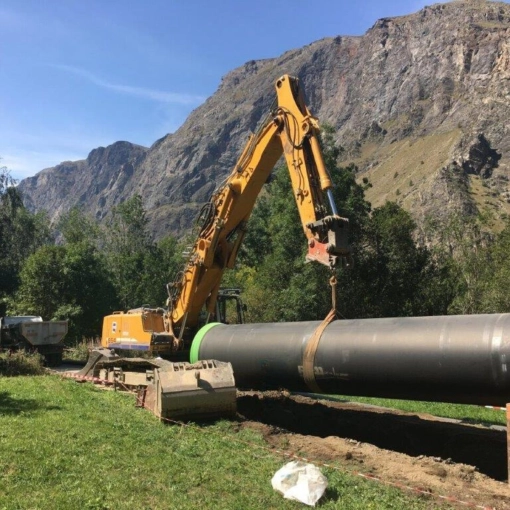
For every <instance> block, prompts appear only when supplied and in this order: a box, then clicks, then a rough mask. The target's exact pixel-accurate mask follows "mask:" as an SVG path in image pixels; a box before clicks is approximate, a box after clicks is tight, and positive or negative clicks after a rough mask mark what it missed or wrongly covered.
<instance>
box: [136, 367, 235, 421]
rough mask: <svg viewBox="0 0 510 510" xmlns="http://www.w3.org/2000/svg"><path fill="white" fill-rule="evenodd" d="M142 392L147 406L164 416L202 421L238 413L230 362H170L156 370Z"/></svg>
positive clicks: (144, 403) (163, 417)
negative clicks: (150, 381)
mask: <svg viewBox="0 0 510 510" xmlns="http://www.w3.org/2000/svg"><path fill="white" fill-rule="evenodd" d="M143 391H144V394H142V395H141V398H142V399H143V405H144V407H147V408H149V409H150V410H152V412H154V414H155V415H156V416H158V417H159V418H161V419H170V420H203V419H212V418H219V417H230V416H232V415H234V414H235V412H236V386H235V380H234V372H233V370H232V365H231V364H230V363H224V362H221V361H216V360H203V361H199V362H197V363H193V364H190V363H169V364H168V365H166V366H164V367H161V368H158V369H155V370H154V380H153V381H152V383H151V384H149V385H148V386H147V388H146V389H145V390H143Z"/></svg>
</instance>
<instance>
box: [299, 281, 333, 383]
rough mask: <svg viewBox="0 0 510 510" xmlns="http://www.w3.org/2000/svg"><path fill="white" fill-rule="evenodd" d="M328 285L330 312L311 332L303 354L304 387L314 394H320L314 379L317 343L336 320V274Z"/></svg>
mask: <svg viewBox="0 0 510 510" xmlns="http://www.w3.org/2000/svg"><path fill="white" fill-rule="evenodd" d="M329 284H330V285H331V310H330V311H329V313H328V315H327V316H326V318H325V319H324V320H323V321H322V322H321V323H320V324H319V326H318V327H317V329H316V330H315V331H314V332H313V334H312V336H311V337H310V339H309V340H308V342H307V343H306V347H305V352H304V354H303V379H304V381H305V383H306V386H307V387H308V389H309V390H310V391H313V392H314V393H322V390H321V389H320V387H319V385H318V384H317V381H316V379H315V354H316V352H317V348H318V347H319V342H320V339H321V336H322V333H323V332H324V330H325V329H326V327H327V326H328V324H330V323H331V322H333V321H334V320H335V319H336V314H337V313H336V284H337V279H336V274H333V276H332V277H331V278H330V279H329Z"/></svg>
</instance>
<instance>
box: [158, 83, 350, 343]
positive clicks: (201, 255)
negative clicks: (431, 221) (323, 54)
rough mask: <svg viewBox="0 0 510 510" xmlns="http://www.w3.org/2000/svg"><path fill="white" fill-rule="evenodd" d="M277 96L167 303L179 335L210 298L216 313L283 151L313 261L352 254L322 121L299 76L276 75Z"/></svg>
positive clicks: (217, 198) (216, 199)
mask: <svg viewBox="0 0 510 510" xmlns="http://www.w3.org/2000/svg"><path fill="white" fill-rule="evenodd" d="M276 95H277V101H276V108H275V109H274V110H273V111H272V112H271V115H270V117H269V119H268V120H267V121H266V122H265V123H264V124H263V125H262V127H261V128H260V129H259V131H258V132H257V133H256V134H254V135H252V136H251V137H250V139H249V141H248V143H247V145H246V147H245V148H244V150H243V153H242V154H241V157H240V158H239V160H238V162H237V164H236V166H235V168H234V169H233V171H232V173H231V174H230V175H229V177H227V179H226V180H225V182H224V183H223V184H222V185H221V186H220V187H219V189H218V190H217V191H216V192H215V193H214V195H213V196H212V199H211V201H210V202H209V203H208V204H206V206H205V207H204V209H203V213H204V214H203V216H204V217H203V225H202V227H201V231H200V233H199V235H198V238H197V240H196V242H195V244H194V246H193V248H192V251H191V256H190V258H189V261H188V263H187V266H186V268H185V270H184V272H183V273H182V278H180V280H179V281H178V282H177V283H176V284H174V285H173V291H172V292H171V297H170V300H169V301H170V303H169V305H170V306H169V317H168V320H169V329H170V331H171V332H172V333H173V334H174V335H175V334H176V333H177V332H178V333H179V334H178V335H176V336H178V337H179V339H180V338H182V336H183V332H184V328H185V327H191V328H193V327H194V326H196V325H197V323H198V318H199V314H200V311H201V309H202V307H203V305H204V303H207V309H208V312H209V313H213V312H214V306H215V302H216V297H217V294H218V290H219V286H220V282H221V278H222V275H223V272H224V270H225V269H226V268H233V267H234V264H235V260H236V257H237V254H238V251H239V248H240V246H241V243H242V241H243V238H244V235H245V232H246V225H247V222H248V219H249V217H250V215H251V213H252V211H253V208H254V205H255V201H256V199H257V197H258V195H259V193H260V191H261V189H262V186H263V185H264V183H265V182H266V181H267V180H268V177H269V175H270V173H271V171H272V169H273V168H274V166H275V164H276V163H277V161H278V159H279V158H280V157H281V155H282V154H283V155H284V156H285V160H286V162H287V166H288V169H289V173H290V178H291V183H292V188H293V192H294V198H295V200H296V204H297V207H298V210H299V214H300V218H301V223H302V226H303V230H304V233H305V236H306V238H307V239H308V246H309V251H308V255H307V260H314V261H318V262H320V263H322V264H325V265H327V266H330V267H334V266H335V265H336V264H337V260H338V257H339V256H340V257H343V256H347V255H348V254H349V248H348V244H347V227H348V221H347V220H346V219H344V218H340V217H339V216H338V212H337V210H336V206H335V204H334V200H333V195H332V187H333V184H332V182H331V179H330V177H329V175H328V172H327V170H326V168H325V165H324V161H323V157H322V153H321V149H320V146H319V140H318V136H319V125H318V122H317V119H315V118H314V117H313V116H312V115H311V113H310V112H309V110H308V108H307V106H306V104H305V100H304V94H303V91H302V89H301V87H300V85H299V81H298V79H297V78H294V77H292V76H288V75H284V76H282V77H281V78H280V79H278V80H277V81H276ZM325 197H326V199H327V201H328V202H329V207H330V209H331V213H332V214H328V208H327V206H326V203H325Z"/></svg>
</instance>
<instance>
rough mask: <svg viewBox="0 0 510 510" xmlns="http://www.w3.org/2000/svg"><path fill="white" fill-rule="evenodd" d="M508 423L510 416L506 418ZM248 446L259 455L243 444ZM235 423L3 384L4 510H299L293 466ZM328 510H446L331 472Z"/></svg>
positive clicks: (74, 390)
mask: <svg viewBox="0 0 510 510" xmlns="http://www.w3.org/2000/svg"><path fill="white" fill-rule="evenodd" d="M502 414H503V413H502ZM238 439H240V440H243V441H249V442H251V443H253V445H251V446H250V445H247V444H245V443H242V442H239V441H237V440H238ZM263 444H264V442H263V439H262V437H261V436H259V435H257V434H256V433H255V432H252V431H249V430H241V431H240V432H236V427H235V426H234V424H232V423H231V422H229V421H219V422H216V423H214V424H210V425H206V426H204V427H202V428H197V427H182V426H175V425H174V426H170V425H164V424H161V423H160V422H159V421H158V420H157V419H155V418H154V417H153V416H152V415H151V414H150V413H148V412H147V411H144V410H142V409H137V408H135V407H134V397H133V396H131V395H127V394H122V393H116V392H112V391H103V390H100V389H98V388H96V387H94V386H92V385H90V384H78V383H76V382H75V381H70V380H62V379H60V378H59V377H57V376H20V377H1V376H0V464H1V469H0V509H5V510H15V509H23V510H28V509H51V510H58V509H73V510H74V509H96V510H102V509H112V510H113V509H124V508H126V509H147V510H148V509H151V510H153V509H187V508H190V509H191V508H192V509H194V510H196V509H197V508H198V509H205V508H211V509H239V510H244V509H249V508H253V509H280V508H281V509H286V508H289V509H292V508H296V509H297V508H304V505H302V504H300V503H296V502H290V501H287V500H284V499H283V497H282V496H281V495H280V494H278V493H276V492H275V491H273V489H272V488H271V483H270V481H271V477H272V476H273V474H274V473H275V471H276V470H277V469H279V468H280V467H281V466H282V465H283V464H284V463H286V462H287V461H288V459H285V458H283V457H280V456H278V455H277V454H276V453H272V452H270V451H267V450H264V449H262V448H258V447H257V446H256V445H261V446H262V445H263ZM323 472H324V474H325V475H326V476H327V478H328V480H329V489H328V491H327V493H326V495H325V496H324V497H323V499H322V500H321V502H320V503H319V504H320V508H321V509H332V508H341V509H377V510H379V509H390V508H391V509H406V510H408V509H422V508H438V507H439V506H440V504H439V502H438V501H437V500H435V499H432V500H428V499H424V498H420V497H418V496H413V495H410V494H406V493H403V492H401V491H399V490H397V489H392V488H388V487H385V486H381V485H380V484H376V483H373V482H370V481H365V480H363V479H362V478H360V477H356V476H353V475H348V474H345V473H343V472H341V471H339V470H334V469H323Z"/></svg>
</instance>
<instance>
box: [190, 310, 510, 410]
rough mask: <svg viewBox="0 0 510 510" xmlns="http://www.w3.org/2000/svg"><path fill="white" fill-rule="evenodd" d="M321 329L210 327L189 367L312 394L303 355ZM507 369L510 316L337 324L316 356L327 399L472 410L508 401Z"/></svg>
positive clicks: (255, 385)
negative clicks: (220, 369) (229, 371)
mask: <svg viewBox="0 0 510 510" xmlns="http://www.w3.org/2000/svg"><path fill="white" fill-rule="evenodd" d="M319 324H320V322H294V323H272V324H241V325H225V324H208V325H207V326H205V327H204V328H202V329H201V330H200V331H199V333H198V334H197V335H196V337H195V339H194V341H193V345H192V351H191V361H192V362H194V361H197V360H199V359H217V360H220V361H229V362H230V363H232V366H233V368H234V376H235V379H236V384H237V385H238V387H240V388H251V389H277V388H286V389H288V390H294V391H307V390H308V391H309V390H310V386H308V385H307V384H306V383H305V381H304V378H303V354H304V352H305V349H306V346H307V343H308V342H309V341H310V339H311V337H312V335H313V334H314V332H315V330H316V329H317V327H318V326H319ZM509 369H510V314H493V315H492V314H491V315H458V316H444V317H412V318H391V319H363V320H338V321H334V322H332V323H331V324H329V325H328V326H327V327H326V329H325V330H324V332H323V333H322V336H321V337H320V341H319V343H318V345H317V348H316V350H315V356H314V358H313V374H314V375H315V381H316V383H317V385H318V388H319V389H320V391H322V392H323V393H329V394H338V395H364V396H374V397H389V398H400V399H406V400H429V401H444V402H458V403H467V404H487V405H504V404H506V403H507V402H509V401H510V373H509ZM314 389H315V390H317V388H316V387H315V388H314Z"/></svg>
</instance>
